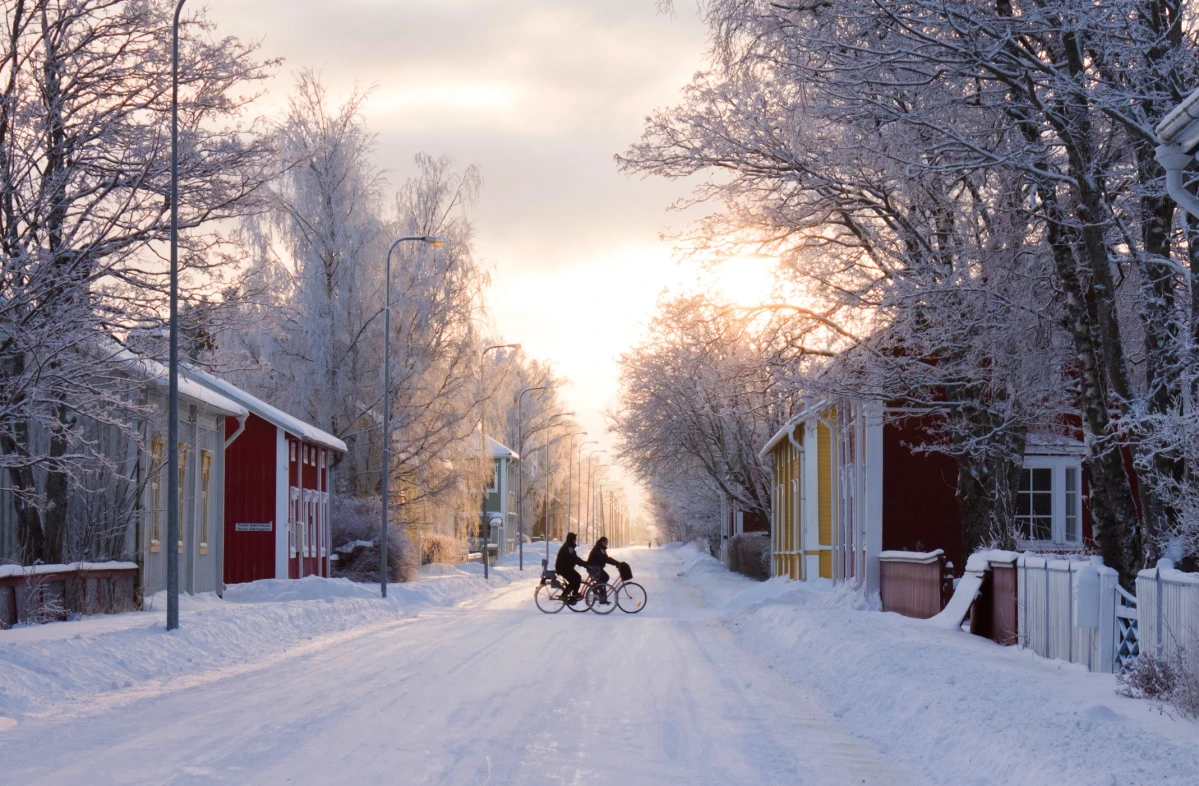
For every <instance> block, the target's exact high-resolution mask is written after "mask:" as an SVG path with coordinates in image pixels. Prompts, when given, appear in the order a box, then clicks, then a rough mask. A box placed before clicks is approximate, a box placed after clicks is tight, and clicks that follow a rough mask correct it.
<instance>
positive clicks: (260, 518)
mask: <svg viewBox="0 0 1199 786" xmlns="http://www.w3.org/2000/svg"><path fill="white" fill-rule="evenodd" d="M237 425H238V424H237V421H236V420H234V419H233V418H225V434H226V439H228V437H230V436H232V435H233V432H235V431H236V430H237ZM275 439H276V430H275V426H274V425H272V424H270V423H268V422H267V421H265V420H263V419H262V418H260V417H258V416H257V415H250V416H249V417H248V418H247V419H246V430H245V431H244V432H242V434H241V435H240V436H238V438H237V439H235V440H234V441H233V444H232V445H230V446H229V449H228V450H227V451H225V583H226V584H241V583H242V582H246V581H256V580H257V579H273V578H275V532H274V531H272V532H238V531H237V529H236V525H237V523H238V522H243V523H264V522H268V521H269V522H273V523H274V526H275V528H276V531H277V528H278V527H281V526H282V527H286V526H287V522H286V521H275Z"/></svg>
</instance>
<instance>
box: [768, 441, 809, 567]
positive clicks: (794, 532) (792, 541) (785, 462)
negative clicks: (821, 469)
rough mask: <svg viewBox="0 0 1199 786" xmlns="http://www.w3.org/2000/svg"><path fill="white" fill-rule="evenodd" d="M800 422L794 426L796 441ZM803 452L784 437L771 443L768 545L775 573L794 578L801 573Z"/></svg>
mask: <svg viewBox="0 0 1199 786" xmlns="http://www.w3.org/2000/svg"><path fill="white" fill-rule="evenodd" d="M803 428H804V426H803V424H800V425H797V426H796V432H797V435H796V441H799V436H800V435H801V434H802V429H803ZM802 456H803V454H802V453H801V452H800V451H799V450H797V449H796V447H795V446H794V445H793V444H791V440H790V439H784V440H782V441H781V442H779V443H778V444H777V445H775V447H774V451H773V457H774V464H773V473H774V494H773V495H772V497H771V516H772V520H771V528H770V530H771V547H772V551H773V554H772V559H773V565H774V575H776V576H787V577H789V578H791V579H794V580H799V579H802V578H804V575H803V519H802V516H803V514H802V510H801V504H800V500H801V498H802V494H801V488H802V485H801V484H802V483H803V478H802V475H801V472H802V470H801V467H802V466H803V460H802Z"/></svg>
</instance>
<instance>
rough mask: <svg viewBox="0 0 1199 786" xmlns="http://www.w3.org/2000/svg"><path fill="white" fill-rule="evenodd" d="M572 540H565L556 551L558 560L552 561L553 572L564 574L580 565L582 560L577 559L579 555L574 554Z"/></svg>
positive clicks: (573, 542) (574, 546)
mask: <svg viewBox="0 0 1199 786" xmlns="http://www.w3.org/2000/svg"><path fill="white" fill-rule="evenodd" d="M575 548H577V547H576V545H575V541H574V538H567V539H566V542H565V543H563V544H562V548H560V549H558V558H557V559H556V560H554V570H555V571H557V572H558V573H566V572H567V571H569V570H573V569H574V567H575V566H576V565H582V564H584V563H583V560H581V559H579V555H578V554H577V553H575Z"/></svg>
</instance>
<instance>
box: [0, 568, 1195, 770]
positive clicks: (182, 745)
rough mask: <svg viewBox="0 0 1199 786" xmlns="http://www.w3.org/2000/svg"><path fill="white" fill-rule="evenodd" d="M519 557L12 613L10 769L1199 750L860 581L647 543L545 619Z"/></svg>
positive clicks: (2, 753)
mask: <svg viewBox="0 0 1199 786" xmlns="http://www.w3.org/2000/svg"><path fill="white" fill-rule="evenodd" d="M526 556H527V557H528V559H527V561H526V565H527V568H528V569H527V570H526V573H525V574H524V575H523V576H521V575H520V574H518V573H517V571H516V570H515V569H514V568H512V567H510V566H506V567H502V568H500V569H499V570H497V571H496V572H495V574H494V575H493V577H492V580H491V582H490V583H489V584H487V585H484V584H483V582H482V581H481V579H480V578H479V577H477V576H474V575H470V572H469V571H467V572H463V571H458V570H454V571H453V573H452V574H447V575H442V576H434V577H430V578H426V579H423V580H422V581H421V582H418V583H417V584H416V585H399V586H396V587H393V590H394V591H393V593H392V597H391V598H389V601H388V602H386V603H384V602H381V601H380V600H379V599H378V598H377V597H374V598H371V597H370V594H371V592H372V588H369V587H365V586H363V585H350V584H349V583H347V582H334V583H326V584H324V585H322V584H320V582H323V581H325V580H321V579H312V580H308V584H305V585H303V587H302V588H299V589H297V588H294V587H293V586H292V585H290V584H289V583H287V582H276V583H271V582H267V583H265V584H264V585H263V586H255V585H247V586H248V587H250V588H249V589H239V588H231V592H230V596H231V597H232V598H233V600H232V601H229V600H226V601H210V602H208V603H207V604H205V603H204V602H203V601H200V602H197V604H196V605H195V608H194V610H191V611H187V612H185V615H184V619H183V628H182V629H181V630H180V631H179V632H178V633H176V634H170V635H167V634H165V633H163V632H162V629H161V621H160V620H158V617H159V616H160V615H159V614H155V613H150V614H145V613H142V614H127V615H120V616H118V617H107V618H100V617H96V618H90V619H87V620H84V621H82V622H71V623H60V624H58V625H51V626H42V627H40V628H36V627H35V628H25V629H19V630H13V631H8V632H4V633H0V762H3V765H4V766H3V768H0V783H5V784H8V783H14V784H15V783H21V784H84V783H86V784H109V783H130V784H133V783H139V784H140V783H144V784H166V783H239V784H241V783H247V784H250V783H252V784H280V783H318V782H319V783H370V782H374V783H447V784H460V783H461V784H470V783H477V784H483V783H495V784H525V783H530V784H532V783H579V784H593V783H594V784H604V783H622V784H623V783H638V784H639V783H646V784H650V783H680V784H697V783H698V784H707V783H711V784H741V783H747V784H748V783H755V784H756V783H787V784H793V783H813V784H861V783H866V784H920V783H955V784H957V783H972V784H996V785H998V784H1006V783H1048V782H1053V783H1055V784H1058V786H1064V785H1065V784H1079V785H1080V786H1082V785H1083V784H1093V783H1103V784H1108V783H1113V784H1117V786H1125V785H1126V784H1140V783H1155V784H1163V783H1165V784H1175V783H1177V784H1184V783H1188V782H1192V781H1190V780H1189V775H1188V773H1194V772H1196V771H1199V769H1197V768H1199V734H1196V731H1195V726H1194V724H1193V723H1190V722H1187V721H1175V720H1173V719H1171V718H1166V717H1162V716H1160V715H1158V714H1156V713H1154V712H1152V710H1151V708H1150V707H1149V706H1148V705H1147V704H1146V703H1144V702H1136V701H1133V700H1131V699H1125V698H1122V697H1120V696H1117V695H1116V694H1115V692H1114V687H1115V686H1114V681H1113V680H1112V679H1111V677H1110V675H1095V674H1088V673H1086V672H1085V671H1083V670H1081V669H1079V668H1077V667H1073V666H1069V665H1063V664H1061V663H1057V662H1053V661H1046V660H1043V659H1039V658H1036V657H1033V656H1031V655H1030V654H1029V653H1027V652H1023V651H1019V650H1017V649H1016V648H1013V647H999V646H996V645H994V644H992V643H991V642H988V641H985V640H982V639H980V638H978V637H974V636H970V635H968V634H965V633H960V632H949V631H942V630H933V629H930V628H928V627H927V626H925V625H923V623H921V622H919V621H916V620H910V619H906V618H903V617H898V616H896V615H893V614H880V613H877V612H875V611H871V610H869V609H868V608H866V607H865V606H863V604H866V605H867V606H868V605H869V602H868V601H866V600H865V599H863V598H861V596H857V595H854V594H853V593H852V592H849V591H847V590H845V589H844V588H841V589H834V588H832V586H831V585H829V586H828V587H825V588H820V587H817V588H813V587H812V586H811V585H805V584H802V583H795V582H787V581H786V580H781V579H775V580H772V581H769V582H765V583H760V582H754V581H751V580H748V579H746V578H744V577H741V576H736V575H733V574H729V573H728V572H726V571H725V569H724V568H723V566H721V565H720V564H719V563H718V562H716V561H715V560H713V559H712V558H711V557H708V556H707V555H704V554H699V553H697V552H696V551H695V550H694V549H693V548H691V547H680V546H677V545H676V546H673V547H667V548H662V549H655V550H652V551H647V550H644V549H630V550H625V551H623V552H622V556H623V558H625V559H627V560H628V561H629V562H631V563H632V564H633V566H634V568H635V570H636V573H637V575H636V577H635V578H636V579H638V580H639V581H642V582H643V583H644V585H645V586H646V588H647V590H648V593H649V603H648V605H647V607H646V610H645V611H644V612H642V613H641V614H638V615H635V616H630V615H626V614H623V613H622V612H619V611H617V612H614V613H613V614H612V615H610V616H606V617H603V616H598V615H595V614H591V613H585V614H573V613H571V612H569V611H562V612H560V613H559V614H556V615H545V614H541V613H540V612H538V611H537V610H536V608H535V607H534V605H533V599H532V588H533V586H534V584H535V580H534V578H533V577H534V576H535V575H536V569H537V564H538V561H539V559H538V556H537V554H536V552H533V553H531V554H527V555H526ZM471 567H472V568H477V567H478V566H471ZM292 584H294V583H292ZM331 589H332V590H336V591H337V593H340V595H339V596H338V597H332V596H329V597H324V598H321V597H319V593H320V592H329V591H330V590H331ZM314 592H315V593H317V594H306V593H314ZM280 593H282V594H280ZM463 598H465V600H463ZM414 612H416V613H415V614H414ZM151 619H152V620H154V622H153V623H152V624H151V625H150V627H145V626H146V625H147V622H146V621H147V620H151ZM76 631H80V633H76ZM181 636H183V637H189V638H186V639H181V638H180V637H181ZM184 644H186V645H187V648H186V649H178V650H174V649H171V648H172V647H181V646H182V645H184ZM181 652H186V653H194V654H195V656H196V657H195V661H194V662H193V660H192V657H191V655H186V656H180V655H178V654H173V653H181ZM204 652H209V653H212V654H213V655H214V658H216V659H217V660H220V661H222V662H224V663H226V664H227V665H220V666H217V667H216V668H212V667H211V666H205V665H204V664H202V663H201V662H200V661H202V660H203V658H202V657H201V654H202V653H204ZM181 660H186V661H187V662H179V661H181ZM164 669H167V670H168V671H169V677H168V676H164V675H167V674H168V671H164ZM80 672H83V673H80ZM155 675H157V676H155ZM130 676H131V677H132V679H128V680H126V681H124V682H123V683H122V682H121V680H125V678H126V677H130ZM110 683H111V684H110ZM1050 696H1053V697H1054V699H1053V700H1049V698H1048V697H1050ZM5 715H7V716H8V717H5ZM1014 752H1015V753H1014ZM1017 754H1018V755H1017ZM963 776H968V777H965V778H963Z"/></svg>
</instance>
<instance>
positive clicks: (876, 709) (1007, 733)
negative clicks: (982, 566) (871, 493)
mask: <svg viewBox="0 0 1199 786" xmlns="http://www.w3.org/2000/svg"><path fill="white" fill-rule="evenodd" d="M679 556H681V557H684V558H685V559H686V560H687V564H689V565H691V569H689V570H685V571H684V573H685V577H684V579H683V580H684V581H685V582H686V583H687V584H689V585H691V586H692V587H694V588H695V589H697V590H699V591H700V592H701V593H703V594H705V595H708V594H713V593H714V594H719V593H720V592H722V591H724V589H725V588H727V586H728V583H727V574H726V578H721V577H720V576H719V574H718V573H717V571H716V570H715V568H716V567H719V563H718V562H716V561H715V560H711V558H708V559H709V560H710V562H709V563H706V564H703V565H701V563H702V562H703V561H702V560H699V559H697V558H696V557H695V556H690V555H685V554H680V555H679ZM713 563H715V565H713ZM747 584H749V585H752V586H746V585H747ZM875 604H876V599H873V598H865V597H863V596H862V595H861V594H860V593H856V592H854V591H853V590H852V589H849V588H847V587H846V586H845V585H837V586H832V585H828V584H824V585H822V584H820V583H813V584H812V585H807V584H801V583H798V582H794V583H793V582H787V581H786V580H783V579H772V580H770V581H767V582H765V583H758V582H749V581H748V580H746V581H745V583H744V584H742V586H741V589H740V590H739V591H737V592H734V593H732V594H731V595H729V596H727V597H726V598H725V599H724V602H723V608H724V609H725V610H726V611H727V612H728V614H727V617H726V624H727V626H728V627H729V629H730V630H731V631H732V632H733V634H734V635H735V637H736V638H737V640H738V642H739V643H740V644H741V646H742V647H743V648H744V649H745V650H746V652H747V656H746V657H757V658H761V659H764V660H765V661H766V662H767V664H769V665H770V666H771V667H772V668H774V669H776V670H777V671H778V673H780V674H782V675H783V676H784V677H785V678H786V679H788V680H789V681H791V682H793V683H796V684H799V685H802V686H804V687H805V688H807V689H809V690H811V691H812V692H813V693H815V694H816V695H817V696H818V697H820V698H821V699H822V701H823V702H824V704H825V705H826V706H827V707H828V708H829V709H830V710H831V711H832V713H833V715H834V716H836V717H837V718H839V719H840V721H841V722H842V723H844V724H845V726H846V728H847V729H848V730H849V731H850V732H852V733H854V734H856V735H858V736H860V737H863V738H865V739H867V740H869V741H871V742H872V743H873V744H874V745H875V746H876V747H877V748H878V749H879V750H880V752H881V753H882V754H884V755H886V756H891V757H894V758H895V759H896V760H897V761H899V762H901V763H905V764H908V765H910V766H912V767H915V768H919V769H920V770H922V771H923V774H924V775H925V776H926V777H927V778H928V779H929V780H930V781H931V782H933V783H938V784H953V785H954V786H957V785H958V784H962V783H970V784H972V786H1000V785H1001V784H1011V783H1053V784H1055V786H1072V785H1074V784H1077V786H1093V784H1116V785H1117V786H1125V785H1126V784H1142V783H1171V784H1184V783H1186V784H1190V783H1195V782H1196V780H1195V773H1196V772H1199V732H1197V730H1196V726H1195V725H1194V724H1193V723H1190V722H1187V721H1175V720H1173V719H1171V718H1168V717H1164V716H1161V715H1158V714H1155V713H1154V712H1153V711H1152V709H1151V708H1150V707H1149V706H1148V704H1147V703H1145V702H1138V701H1136V700H1133V699H1128V698H1124V697H1122V696H1119V695H1117V694H1116V692H1115V690H1116V687H1117V686H1116V682H1115V679H1114V677H1112V676H1111V675H1107V674H1090V673H1088V672H1087V671H1086V670H1085V669H1082V668H1079V667H1077V666H1074V665H1070V664H1064V663H1061V662H1058V661H1048V660H1044V659H1041V658H1037V657H1036V656H1034V655H1032V654H1031V653H1029V652H1027V651H1024V650H1019V649H1017V648H1015V647H1001V646H999V645H997V644H994V643H993V642H991V641H989V640H986V639H983V638H981V637H977V636H968V635H961V634H959V633H951V632H948V631H942V630H938V629H937V628H936V627H935V626H932V625H929V624H928V623H927V621H922V620H913V619H908V618H906V617H901V616H899V615H896V614H879V613H871V612H869V611H863V609H868V608H874V607H876V605H875Z"/></svg>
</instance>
